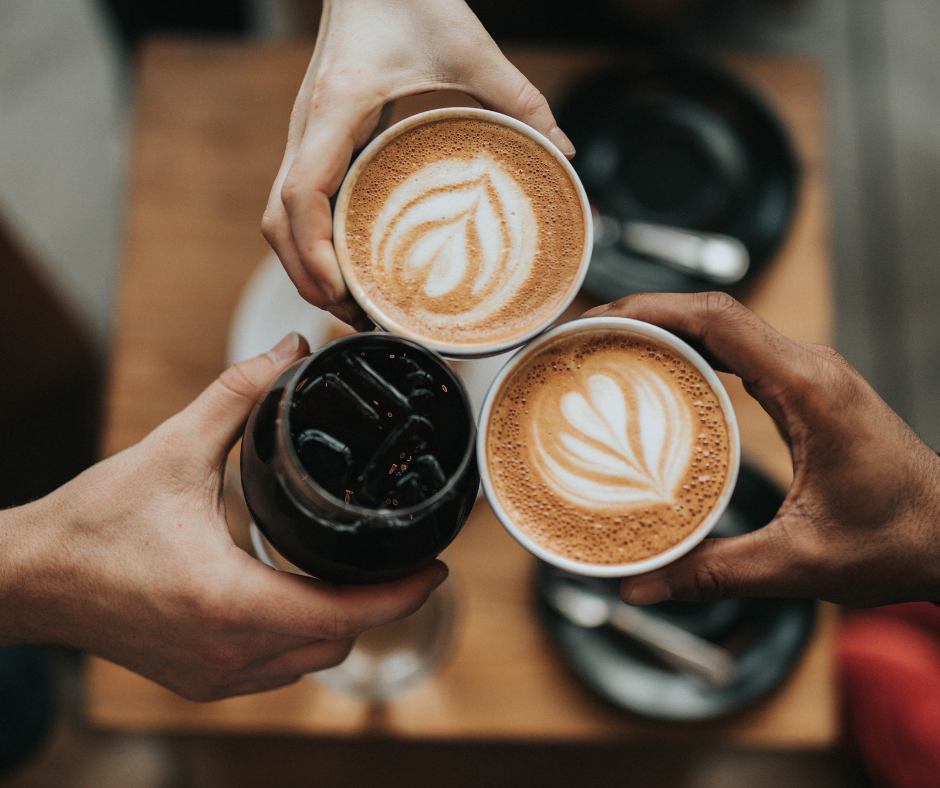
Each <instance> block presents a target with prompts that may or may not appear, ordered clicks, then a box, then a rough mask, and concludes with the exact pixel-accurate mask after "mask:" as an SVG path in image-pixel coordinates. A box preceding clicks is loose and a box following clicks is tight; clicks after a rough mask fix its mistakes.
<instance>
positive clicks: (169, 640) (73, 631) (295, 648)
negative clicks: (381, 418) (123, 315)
mask: <svg viewBox="0 0 940 788" xmlns="http://www.w3.org/2000/svg"><path fill="white" fill-rule="evenodd" d="M306 352H307V347H306V343H305V342H304V341H303V340H302V339H301V338H300V337H299V336H297V335H296V334H292V335H290V336H289V337H287V338H285V339H284V340H283V341H282V342H281V343H280V344H279V345H278V346H277V347H276V348H275V349H274V350H273V351H271V352H270V353H267V354H265V355H262V356H258V357H257V358H254V359H251V360H249V361H245V362H243V363H241V364H238V365H237V366H235V367H232V368H231V369H228V370H227V371H226V372H225V373H224V374H223V375H222V376H221V377H220V378H219V379H218V380H216V381H215V382H214V383H213V384H212V385H211V386H209V388H208V389H206V390H205V391H204V392H203V393H202V394H201V395H200V396H199V398H198V399H196V400H195V401H194V402H193V403H192V404H191V405H190V406H189V407H187V408H186V409H185V410H183V411H182V412H181V413H179V414H177V415H176V416H174V417H173V418H171V419H170V420H168V421H166V422H165V423H164V424H162V425H161V426H160V427H158V428H157V429H156V430H154V431H153V432H152V433H151V434H150V435H148V436H147V437H146V438H145V439H144V440H143V441H141V442H140V443H138V444H137V445H135V446H132V447H131V448H129V449H127V450H126V451H123V452H120V453H119V454H116V455H115V456H113V457H111V458H109V459H107V460H104V461H103V462H100V463H98V464H97V465H95V466H93V467H92V468H90V469H89V470H87V471H85V472H84V473H82V474H81V475H80V476H78V477H76V478H75V479H74V480H73V481H71V482H69V483H68V484H66V485H64V486H63V487H61V488H59V489H58V490H56V491H55V492H54V493H52V494H51V495H49V496H47V497H46V498H43V499H41V500H39V501H36V502H35V503H32V504H29V505H27V506H22V507H19V508H15V509H9V510H7V511H4V512H0V609H2V610H3V615H2V616H0V645H4V644H11V643H61V644H66V645H70V646H74V647H76V648H80V649H84V650H87V651H90V652H92V653H94V654H98V655H99V656H102V657H105V658H106V659H109V660H111V661H113V662H117V663H118V664H121V665H124V666H125V667H127V668H130V669H131V670H133V671H136V672H137V673H140V674H141V675H143V676H146V677H147V678H150V679H152V680H154V681H156V682H158V683H160V684H163V685H164V686H166V687H168V688H169V689H171V690H173V691H174V692H177V693H178V694H180V695H182V696H183V697H185V698H190V699H192V700H200V701H206V700H215V699H218V698H223V697H227V696H230V695H241V694H246V693H250V692H259V691H261V690H267V689H273V688H275V687H280V686H282V685H285V684H289V683H291V682H294V681H296V680H297V679H298V678H299V677H300V676H301V675H302V674H304V673H309V672H310V671H315V670H320V669H322V668H328V667H332V666H333V665H336V664H338V663H339V662H340V661H342V660H343V658H344V657H345V656H346V655H347V653H348V652H349V649H350V648H351V647H352V644H353V639H354V638H355V636H356V635H358V634H359V633H361V632H363V631H364V630H366V629H369V628H372V627H375V626H378V625H380V624H384V623H387V622H389V621H393V620H396V619H399V618H402V617H404V616H407V615H409V614H410V613H412V612H414V611H415V610H417V609H418V608H419V607H420V606H421V605H422V604H423V603H424V601H425V600H426V599H427V597H428V595H429V594H430V592H431V591H432V590H433V588H434V587H436V586H437V585H439V584H440V583H441V582H443V580H444V579H445V577H446V575H447V568H446V567H445V566H444V565H443V564H442V563H441V562H439V561H435V562H434V563H433V564H431V565H430V566H428V567H427V568H425V569H423V570H422V571H420V572H418V573H417V574H415V575H412V576H411V577H408V578H406V579H404V580H400V581H397V582H394V583H386V584H382V585H373V586H335V585H331V584H329V583H325V582H322V581H319V580H313V579H310V578H304V577H299V576H296V575H292V574H288V573H285V572H278V571H276V570H274V569H270V568H269V567H267V566H265V565H264V564H262V563H260V562H259V561H256V560H255V559H254V558H252V557H251V556H249V555H248V554H247V553H245V552H244V551H242V550H241V549H239V548H238V547H236V545H235V544H234V543H233V542H232V539H231V537H230V535H229V532H228V528H227V525H226V519H225V508H224V505H223V503H222V476H223V470H224V467H225V462H226V457H227V455H228V452H229V450H230V449H231V447H232V445H233V444H234V443H235V442H236V440H238V438H239V437H240V436H241V433H242V430H243V429H244V425H245V421H246V419H247V418H248V414H249V412H250V411H251V408H252V406H253V405H254V403H255V401H256V400H257V399H258V397H259V396H261V394H262V393H263V392H264V390H265V389H266V388H267V386H268V385H269V384H270V383H271V382H272V381H273V380H274V379H275V378H276V377H277V375H278V374H279V373H280V372H281V371H282V370H283V369H285V368H286V367H287V366H289V365H290V364H292V363H293V362H294V361H296V360H298V359H299V358H301V357H302V356H303V355H304V354H305V353H306Z"/></svg>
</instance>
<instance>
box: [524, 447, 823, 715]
mask: <svg viewBox="0 0 940 788" xmlns="http://www.w3.org/2000/svg"><path fill="white" fill-rule="evenodd" d="M782 502H783V497H782V496H781V494H780V492H779V491H778V490H777V489H776V488H775V487H774V486H773V485H772V484H771V483H770V482H769V481H768V480H767V479H766V478H765V477H764V476H762V475H761V474H760V473H759V472H758V471H757V470H755V469H754V468H753V467H750V466H748V465H742V466H741V472H740V475H739V477H738V484H737V487H736V488H735V491H734V495H733V497H732V499H731V504H730V506H729V507H728V510H727V512H726V513H725V515H724V516H723V517H722V520H721V522H720V523H719V525H718V526H717V527H716V529H715V533H716V534H718V535H723V536H734V535H736V534H741V533H746V532H749V531H754V530H757V529H758V528H760V527H762V526H763V525H765V524H766V523H768V522H769V521H770V520H771V519H772V518H773V517H774V515H775V514H776V513H777V510H778V509H779V508H780V504H781V503H782ZM566 577H570V575H568V574H567V573H566V572H563V571H562V570H560V569H556V568H554V567H552V566H549V565H548V564H541V565H540V566H539V569H538V574H537V579H536V583H537V593H538V600H539V602H538V609H539V613H540V615H541V619H542V622H543V623H544V625H545V627H546V630H547V631H548V634H549V636H550V637H551V639H552V640H553V641H554V643H555V645H556V646H557V647H558V649H559V650H560V651H561V654H562V656H563V657H564V659H565V660H566V662H567V663H568V665H569V667H570V668H571V670H572V671H573V672H574V674H575V675H576V676H577V677H578V678H579V679H581V681H583V682H584V683H585V684H586V685H587V686H588V687H590V688H591V689H592V690H593V691H594V692H596V693H597V694H598V695H600V696H601V697H602V698H604V699H606V700H608V701H610V702H611V703H613V704H615V705H616V706H619V707H621V708H623V709H626V710H627V711H630V712H633V713H634V714H638V715H641V716H644V717H648V718H651V719H656V720H667V721H672V722H694V721H700V720H708V719H714V718H716V717H722V716H725V715H727V714H731V713H732V712H735V711H738V710H740V709H743V708H745V707H747V706H750V705H751V704H753V703H755V702H756V701H758V700H759V699H760V698H762V697H764V696H766V695H767V694H769V693H770V692H771V691H773V690H774V689H775V688H776V687H777V686H779V685H780V684H781V683H782V682H783V680H784V679H785V678H786V676H787V675H788V674H789V673H790V670H791V669H792V668H793V667H794V665H795V664H796V662H797V660H798V659H799V658H800V655H801V654H802V653H803V649H804V647H805V645H806V643H807V641H808V639H809V636H810V634H811V633H812V630H813V624H814V622H815V619H816V602H815V601H814V600H803V599H764V598H749V599H727V600H723V601H721V602H713V603H707V604H700V603H692V602H664V603H662V604H660V605H653V606H651V607H649V608H646V609H647V610H648V611H649V612H651V613H653V614H655V615H657V616H660V617H661V618H666V619H669V620H670V621H672V622H674V623H676V624H678V625H679V626H681V627H683V628H684V629H686V630H688V631H690V632H694V633H695V634H697V635H699V636H701V637H704V638H707V639H708V640H711V641H712V642H714V643H719V644H721V645H723V646H724V647H726V648H727V649H728V650H729V651H731V652H732V654H734V656H735V666H736V668H737V671H738V678H737V680H736V681H735V683H734V684H732V685H731V686H730V687H727V688H724V689H718V688H716V687H712V686H709V685H708V684H706V683H705V682H704V681H702V680H701V679H698V678H696V677H694V676H691V675H688V674H685V673H679V672H677V671H675V670H673V669H672V668H669V667H667V666H666V665H664V664H663V663H662V662H660V661H659V660H658V659H656V658H655V657H654V656H652V655H651V654H650V653H649V652H648V651H646V650H645V649H644V648H643V647H642V646H640V645H639V644H637V643H635V642H634V641H633V640H631V639H630V638H628V637H626V636H624V635H621V634H620V633H618V632H616V631H614V630H613V629H611V628H610V627H599V628H597V629H585V628H583V627H579V626H577V625H575V624H572V623H570V622H569V621H568V620H567V619H565V618H562V616H560V615H559V614H558V613H556V612H555V611H554V610H553V609H552V608H550V607H549V606H548V605H547V604H546V603H545V602H544V599H545V594H546V589H547V588H548V587H549V586H550V585H552V584H554V583H557V582H559V581H560V580H563V579H564V578H566ZM580 580H581V582H586V583H588V584H590V585H591V586H593V587H594V588H595V590H597V591H598V592H599V593H603V594H605V595H609V596H610V597H612V598H617V599H619V587H620V581H619V580H617V579H588V578H580Z"/></svg>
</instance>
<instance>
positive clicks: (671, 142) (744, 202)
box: [558, 53, 798, 301]
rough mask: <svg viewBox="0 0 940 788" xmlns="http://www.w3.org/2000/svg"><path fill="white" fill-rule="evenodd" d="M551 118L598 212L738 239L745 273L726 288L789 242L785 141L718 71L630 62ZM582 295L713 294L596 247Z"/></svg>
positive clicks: (620, 252)
mask: <svg viewBox="0 0 940 788" xmlns="http://www.w3.org/2000/svg"><path fill="white" fill-rule="evenodd" d="M558 119H559V125H560V126H561V127H562V128H563V129H564V130H565V131H566V133H567V134H568V136H569V137H570V138H571V141H572V142H573V143H574V145H575V148H576V149H577V151H578V155H577V156H575V158H574V160H573V161H572V164H573V165H574V167H575V169H576V170H577V172H578V175H579V176H580V177H581V180H582V182H583V183H584V188H585V190H586V191H587V195H588V198H589V199H590V201H591V204H592V205H593V206H594V207H595V208H596V209H597V210H598V211H599V212H600V213H601V214H604V215H608V216H612V217H614V218H617V219H621V220H637V221H645V222H652V223H657V224H664V225H671V226H676V227H685V228H689V229H694V230H701V231H705V232H714V233H722V234H726V235H731V236H733V237H735V238H738V239H739V240H740V241H741V242H742V243H743V244H744V245H745V246H746V247H747V250H748V254H749V256H750V267H749V269H748V273H747V274H746V275H745V277H744V279H742V280H741V282H739V283H737V284H735V285H734V286H733V287H734V288H735V289H737V288H740V287H742V286H744V285H746V284H747V282H749V281H751V280H753V279H754V278H755V277H756V276H758V275H759V273H760V271H761V270H762V269H763V268H765V267H766V265H767V263H768V262H769V261H770V259H771V258H772V256H773V254H774V252H775V251H776V249H777V247H778V246H779V244H780V241H781V240H782V238H783V237H784V235H785V234H786V230H787V227H788V226H789V222H790V218H791V215H792V213H793V206H794V202H795V199H796V191H797V180H798V175H797V172H798V168H797V163H796V159H795V158H794V155H793V153H792V151H791V148H790V144H789V141H788V139H787V135H786V133H785V131H784V129H783V128H782V126H781V124H780V122H779V121H778V120H777V119H776V117H775V116H774V115H773V113H772V112H771V111H770V110H769V109H768V108H767V107H766V106H765V105H764V104H763V102H762V101H761V100H760V99H758V98H757V97H756V96H755V95H754V94H753V93H752V92H751V91H750V90H749V89H748V88H746V87H745V86H743V85H742V84H741V83H740V82H739V81H737V80H736V79H735V78H733V77H731V76H729V75H728V74H726V73H724V72H723V71H720V70H718V69H715V68H713V67H710V66H707V65H705V64H703V63H700V62H696V61H692V60H686V59H681V58H676V57H671V56H667V55H663V54H651V53H638V54H635V55H633V56H632V57H630V58H628V59H627V60H626V61H625V62H624V63H623V64H622V65H620V66H618V67H617V68H615V69H612V70H610V71H606V72H604V73H602V74H598V75H595V76H593V77H590V78H589V79H588V80H587V81H585V82H584V83H582V84H580V85H578V86H577V87H575V89H573V90H572V91H571V93H570V95H569V98H568V100H567V101H566V102H565V103H564V106H563V107H562V110H561V112H560V113H559V116H558ZM584 286H585V289H586V290H587V291H588V292H589V293H591V294H592V295H594V296H596V297H597V298H600V299H602V300H605V301H610V300H614V299H616V298H619V297H620V296H623V295H626V294H628V293H633V292H644V291H649V292H697V291H701V290H712V289H716V286H715V285H714V284H711V283H709V282H707V281H705V280H702V279H699V278H697V277H694V276H691V275H688V274H685V273H683V272H681V271H678V270H675V269H672V268H668V267H666V266H665V265H662V264H661V263H658V262H655V261H653V260H650V259H647V258H644V257H642V256H639V255H633V254H631V253H630V252H627V251H625V250H624V249H623V248H622V247H620V246H618V245H609V246H608V245H603V244H602V243H598V244H595V248H594V255H593V258H592V262H591V268H590V270H589V272H588V276H587V279H586V280H585V285H584ZM725 289H728V288H725Z"/></svg>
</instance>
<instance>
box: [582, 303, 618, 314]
mask: <svg viewBox="0 0 940 788" xmlns="http://www.w3.org/2000/svg"><path fill="white" fill-rule="evenodd" d="M611 307H613V303H610V304H601V305H600V306H596V307H594V308H593V309H589V310H588V311H587V312H585V313H584V317H597V316H598V315H603V314H604V312H607V311H608V310H609V309H610V308H611Z"/></svg>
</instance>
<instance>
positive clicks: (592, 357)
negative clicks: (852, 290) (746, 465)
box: [477, 317, 741, 577]
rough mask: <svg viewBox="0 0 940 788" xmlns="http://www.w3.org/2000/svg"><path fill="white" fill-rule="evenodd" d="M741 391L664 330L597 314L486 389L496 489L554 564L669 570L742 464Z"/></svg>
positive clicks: (527, 543) (509, 523) (484, 432)
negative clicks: (735, 399) (737, 394)
mask: <svg viewBox="0 0 940 788" xmlns="http://www.w3.org/2000/svg"><path fill="white" fill-rule="evenodd" d="M740 455H741V447H740V437H739V433H738V425H737V420H736V418H735V414H734V410H733V408H732V406H731V401H730V399H729V397H728V394H727V392H726V391H725V389H724V386H722V384H721V381H720V380H719V378H718V376H717V375H716V374H715V372H714V370H712V369H711V367H709V365H708V363H707V362H706V361H705V360H704V359H703V358H702V357H701V356H700V355H699V354H698V353H697V352H696V351H695V350H694V349H693V348H692V347H690V346H689V345H688V344H687V343H686V342H684V341H682V340H681V339H679V338H678V337H676V336H674V335H673V334H671V333H669V332H668V331H665V330H663V329H661V328H659V327H657V326H653V325H650V324H648V323H643V322H640V321H637V320H631V319H628V318H614V317H596V318H586V319H582V320H576V321H573V322H570V323H566V324H564V325H562V326H559V327H557V328H555V329H552V330H551V331H548V332H547V333H545V334H543V335H542V336H541V337H539V338H538V339H536V340H534V341H533V342H531V343H530V344H529V345H527V346H526V347H525V348H523V349H522V350H520V351H519V352H518V353H517V354H516V355H515V356H514V357H513V358H512V360H511V361H510V362H509V363H508V364H507V365H506V366H505V367H504V368H503V369H502V371H501V372H500V373H499V375H498V376H497V377H496V379H495V380H494V381H493V383H492V385H491V386H490V389H489V391H488V393H487V396H486V400H485V402H484V404H483V409H482V412H481V415H480V423H479V430H478V433H477V462H478V465H479V468H480V473H481V477H482V482H483V490H484V493H485V494H486V497H487V499H488V501H489V502H490V505H491V506H492V508H493V511H494V512H495V513H496V516H497V518H498V519H499V521H500V522H501V523H502V525H503V526H504V527H505V528H506V530H507V531H508V532H509V533H510V534H511V535H512V536H513V537H514V538H515V539H516V541H518V542H519V543H520V544H521V545H522V546H523V547H525V548H526V549H527V550H529V551H530V552H531V553H533V554H535V555H536V556H537V557H539V558H540V559H542V560H543V561H546V562H548V563H549V564H552V565H554V566H557V567H559V568H561V569H564V570H566V571H569V572H574V573H577V574H581V575H589V576H594V577H623V576H627V575H636V574H642V573H644V572H649V571H652V570H654V569H659V568H660V567H662V566H665V565H666V564H668V563H671V562H672V561H675V560H676V559H678V558H680V557H681V556H683V555H685V554H686V553H687V552H688V551H689V550H691V549H692V548H693V547H695V546H696V545H697V544H698V543H699V542H701V541H702V539H704V538H705V537H706V536H707V535H708V533H709V532H710V531H711V530H712V528H713V527H714V526H715V525H716V524H717V522H718V520H719V519H720V517H721V515H722V513H723V512H724V510H725V508H726V507H727V505H728V502H729V501H730V499H731V494H732V492H733V491H734V486H735V482H736V480H737V475H738V468H739V466H740Z"/></svg>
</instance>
